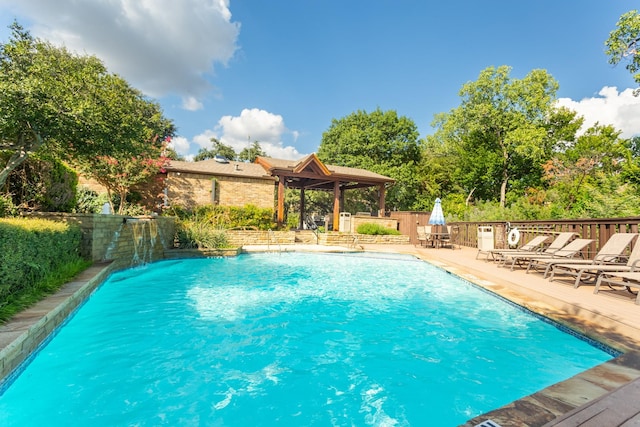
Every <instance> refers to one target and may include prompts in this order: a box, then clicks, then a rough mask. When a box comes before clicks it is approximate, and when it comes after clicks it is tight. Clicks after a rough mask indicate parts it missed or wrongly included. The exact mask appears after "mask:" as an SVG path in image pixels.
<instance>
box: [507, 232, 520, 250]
mask: <svg viewBox="0 0 640 427" xmlns="http://www.w3.org/2000/svg"><path fill="white" fill-rule="evenodd" d="M519 241H520V230H518V229H517V228H512V229H511V231H509V234H508V235H507V243H509V246H516V245H517V244H518V242H519Z"/></svg>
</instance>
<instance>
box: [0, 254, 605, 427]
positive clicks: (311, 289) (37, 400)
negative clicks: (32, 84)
mask: <svg viewBox="0 0 640 427" xmlns="http://www.w3.org/2000/svg"><path fill="white" fill-rule="evenodd" d="M611 357H612V356H611V355H610V354H608V353H607V352H605V351H603V350H601V349H599V348H597V347H594V346H592V345H590V344H589V343H587V342H585V341H583V340H580V339H578V338H576V337H575V336H572V335H570V334H567V333H564V332H562V331H561V330H559V329H558V328H556V327H555V326H554V325H552V324H550V323H548V322H544V321H541V320H540V319H538V318H536V317H534V316H531V315H530V314H528V313H526V312H524V311H522V310H520V309H518V308H516V307H514V306H513V305H511V304H509V303H506V302H504V301H502V300H500V299H498V298H496V297H494V296H492V295H490V294H488V293H486V292H484V291H481V290H479V289H477V288H475V287H474V286H472V285H470V284H468V283H466V282H464V281H462V280H459V279H458V278H456V277H455V276H452V275H450V274H447V273H446V272H444V271H442V270H440V269H438V268H436V267H434V266H432V265H430V264H427V263H425V262H421V261H418V260H416V259H415V258H412V257H403V256H390V255H370V256H351V255H345V254H309V253H283V254H253V255H242V256H239V257H235V258H224V259H195V260H179V261H162V262H158V263H154V264H150V265H147V266H144V267H138V268H135V269H130V270H126V271H122V272H119V273H116V274H114V275H112V276H111V277H110V278H109V279H108V280H107V281H106V282H105V283H104V284H103V285H102V286H100V288H99V289H98V290H97V291H96V292H95V293H94V294H93V295H92V296H91V298H89V300H88V301H87V302H86V303H85V304H84V305H83V306H82V307H81V308H80V309H79V310H78V311H77V312H76V313H75V315H74V316H73V317H72V318H71V319H70V320H69V321H68V323H66V324H65V325H64V326H63V327H62V328H60V329H59V331H58V333H57V334H56V335H55V337H53V338H52V339H51V340H50V341H49V342H48V344H47V345H46V346H44V347H43V348H42V349H41V350H40V351H39V352H38V353H37V355H36V356H35V357H34V358H33V359H32V360H31V362H30V363H29V364H28V365H27V366H26V367H24V368H23V369H22V370H21V372H20V374H19V375H15V376H13V378H12V379H11V381H7V382H6V383H5V384H4V385H3V386H2V388H1V389H0V392H1V393H2V394H1V395H0V425H2V426H43V425H46V426H68V425H77V426H92V427H100V426H158V425H167V426H234V427H236V426H276V425H278V426H283V425H284V426H310V425H316V426H369V425H371V426H426V425H429V426H456V425H458V424H461V423H463V422H465V421H466V420H468V419H469V418H471V417H473V416H476V415H478V414H481V413H483V412H486V411H488V410H491V409H494V408H496V407H499V406H501V405H504V404H506V403H508V402H510V401H513V400H515V399H518V398H520V397H522V396H525V395H527V394H530V393H533V392H535V391H537V390H539V389H541V388H543V387H546V386H548V385H550V384H553V383H555V382H558V381H561V380H563V379H566V378H568V377H570V376H572V375H574V374H576V373H578V372H580V371H582V370H585V369H587V368H590V367H592V366H594V365H596V364H599V363H601V362H604V361H606V360H608V359H610V358H611Z"/></svg>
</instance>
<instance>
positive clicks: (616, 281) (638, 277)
mask: <svg viewBox="0 0 640 427" xmlns="http://www.w3.org/2000/svg"><path fill="white" fill-rule="evenodd" d="M636 246H640V245H638V244H636ZM603 284H606V285H607V286H609V287H610V288H611V289H612V290H616V289H615V288H614V286H621V287H622V289H625V290H627V291H629V292H631V289H629V288H636V289H640V271H610V272H603V273H601V274H600V275H599V276H598V280H596V287H595V289H594V290H593V293H594V294H597V293H598V292H600V287H601V286H602V285H603ZM636 304H638V305H640V292H637V291H636Z"/></svg>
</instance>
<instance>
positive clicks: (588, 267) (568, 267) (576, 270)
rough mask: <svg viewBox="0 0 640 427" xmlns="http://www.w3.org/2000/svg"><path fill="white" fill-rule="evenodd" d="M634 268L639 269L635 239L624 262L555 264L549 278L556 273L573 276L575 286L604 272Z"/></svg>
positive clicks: (585, 282) (594, 278)
mask: <svg viewBox="0 0 640 427" xmlns="http://www.w3.org/2000/svg"><path fill="white" fill-rule="evenodd" d="M629 234H632V233H629ZM636 270H640V244H638V242H637V241H636V244H635V246H634V247H633V250H632V251H631V253H630V254H629V258H628V259H627V262H626V263H625V264H604V263H603V264H571V263H561V264H555V265H554V266H553V267H552V269H551V274H550V276H549V280H550V281H553V279H554V278H555V276H556V275H557V274H565V275H570V276H575V278H576V280H575V282H574V284H573V287H574V288H577V287H579V286H580V284H587V283H588V281H589V280H590V281H591V282H596V281H597V279H598V277H599V276H600V275H602V274H605V273H616V272H634V271H636Z"/></svg>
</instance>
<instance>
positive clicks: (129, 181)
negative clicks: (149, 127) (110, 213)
mask: <svg viewBox="0 0 640 427" xmlns="http://www.w3.org/2000/svg"><path fill="white" fill-rule="evenodd" d="M168 162H169V158H167V157H157V158H150V157H131V158H127V159H117V158H115V157H111V156H97V157H95V160H94V161H92V162H91V167H90V170H91V172H90V174H89V175H90V176H91V177H92V178H93V179H95V180H96V181H98V182H99V183H100V184H102V185H103V186H104V187H105V188H106V189H107V194H108V196H109V203H111V200H112V198H111V196H112V195H113V194H117V195H118V196H119V197H120V206H119V208H118V214H122V213H123V211H124V207H125V206H126V200H127V195H128V194H129V191H130V189H131V187H133V186H135V185H138V184H142V183H145V182H148V181H150V180H151V179H152V178H153V177H155V176H156V175H157V174H158V173H160V172H164V167H165V166H166V165H167V163H168Z"/></svg>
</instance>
